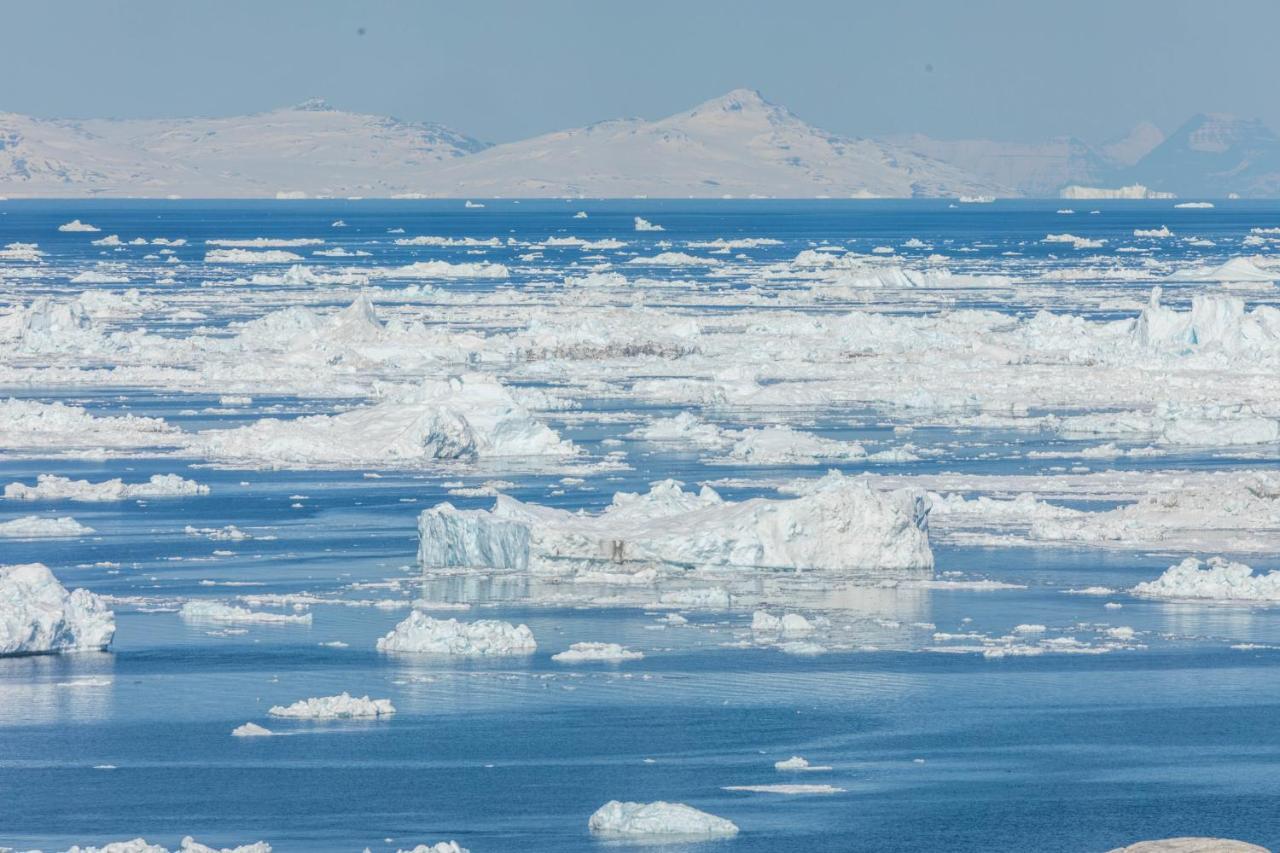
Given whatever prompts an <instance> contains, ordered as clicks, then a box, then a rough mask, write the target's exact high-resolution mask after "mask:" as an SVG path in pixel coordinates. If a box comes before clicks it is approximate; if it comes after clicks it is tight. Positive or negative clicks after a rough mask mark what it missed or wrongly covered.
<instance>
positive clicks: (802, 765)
mask: <svg viewBox="0 0 1280 853" xmlns="http://www.w3.org/2000/svg"><path fill="white" fill-rule="evenodd" d="M773 769H774V770H779V771H782V772H784V773H803V772H808V771H815V772H816V771H819V770H830V769H831V768H830V767H828V766H818V765H815V764H810V763H809V760H808V759H807V758H801V757H800V756H798V755H793V756H791V757H790V758H788V759H786V760H785V761H775V762H773Z"/></svg>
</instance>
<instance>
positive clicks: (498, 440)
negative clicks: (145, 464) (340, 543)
mask: <svg viewBox="0 0 1280 853" xmlns="http://www.w3.org/2000/svg"><path fill="white" fill-rule="evenodd" d="M193 449H195V450H197V451H198V452H200V453H202V454H203V455H205V456H207V457H209V458H211V459H214V460H217V461H220V462H228V463H234V464H251V465H260V466H264V467H270V468H299V467H302V468H305V467H363V466H404V465H420V464H423V463H426V462H430V461H433V460H473V459H476V458H486V457H547V456H551V457H568V456H572V455H573V454H574V453H576V448H575V447H574V446H573V444H572V443H571V442H568V441H565V440H563V439H561V438H560V436H558V435H557V434H556V433H555V432H554V431H553V430H552V429H551V428H549V427H548V426H546V425H545V424H543V423H541V422H539V421H537V420H535V419H534V418H533V416H532V415H530V414H529V412H528V411H527V410H526V409H525V408H524V407H523V406H522V405H520V404H519V403H518V402H517V401H516V400H515V398H514V397H512V396H511V393H510V392H509V391H508V390H507V389H506V388H504V387H503V386H502V385H500V384H499V383H497V382H495V381H493V380H492V379H488V378H483V377H467V378H458V377H454V378H450V379H443V380H428V381H426V382H424V383H423V384H421V385H420V386H417V387H416V388H412V389H407V390H403V391H402V393H399V394H398V395H396V396H393V397H391V398H389V399H387V400H385V401H383V402H380V403H377V404H375V405H371V406H362V407H360V408H357V409H353V410H351V411H349V412H343V413H342V414H338V415H313V416H310V417H303V418H296V419H294V420H278V419H276V418H266V419H263V420H260V421H258V422H257V423H254V424H250V425H249V426H244V427H239V428H237V429H225V430H209V431H206V432H203V433H201V434H200V435H199V437H198V438H197V439H196V440H195V441H194V442H193Z"/></svg>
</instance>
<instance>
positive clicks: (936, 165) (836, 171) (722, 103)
mask: <svg viewBox="0 0 1280 853" xmlns="http://www.w3.org/2000/svg"><path fill="white" fill-rule="evenodd" d="M435 180H436V183H435V186H434V188H433V189H434V190H435V191H436V192H443V193H446V194H451V195H507V196H576V195H587V196H613V197H625V196H636V195H650V196H667V197H683V196H697V197H720V196H725V195H732V196H738V197H742V196H751V195H764V196H775V197H788V196H789V197H801V198H804V197H808V198H812V197H815V196H831V197H842V198H848V197H850V196H855V197H857V196H893V197H911V196H954V195H963V194H979V193H990V192H994V191H997V190H998V189H1000V188H997V187H995V186H994V185H993V184H992V183H990V182H988V181H983V180H979V179H976V178H974V177H972V176H971V175H969V174H968V173H966V172H965V171H964V170H962V169H959V168H956V167H955V166H949V165H947V164H944V163H940V162H938V161H936V160H933V159H930V158H929V157H926V156H922V155H920V154H916V153H913V152H911V151H908V150H906V149H904V148H900V147H898V146H895V145H890V144H887V143H883V142H875V141H872V140H867V139H850V138H847V137H842V136H835V135H832V134H830V133H826V132H825V131H822V130H819V129H817V128H815V127H812V126H811V125H809V124H806V123H805V122H804V121H802V120H801V119H799V118H798V117H796V116H795V115H794V114H793V113H791V112H790V111H789V110H787V109H786V108H784V107H781V106H778V105H777V104H772V103H770V102H768V101H766V100H765V99H764V98H763V97H761V95H760V93H759V92H756V91H753V90H750V89H736V90H734V91H732V92H729V93H728V94H727V95H724V96H722V97H719V98H714V99H712V100H710V101H707V102H705V103H703V104H699V105H698V106H697V107H694V108H693V109H692V110H689V111H688V112H683V113H678V114H676V115H673V116H670V117H668V118H664V119H660V120H658V121H644V120H641V119H623V120H618V121H607V122H601V123H599V124H593V125H589V126H587V127H583V128H577V129H574V130H564V131H558V132H556V133H549V134H546V135H544V136H539V137H535V138H533V139H529V140H525V141H522V142H514V143H510V144H507V145H496V146H494V147H493V148H489V149H486V150H484V151H481V152H480V153H478V154H475V155H472V156H470V157H466V158H462V159H460V160H457V161H454V162H452V163H450V164H448V165H446V166H445V167H444V168H443V169H442V170H441V171H440V173H439V174H438V175H437V176H435Z"/></svg>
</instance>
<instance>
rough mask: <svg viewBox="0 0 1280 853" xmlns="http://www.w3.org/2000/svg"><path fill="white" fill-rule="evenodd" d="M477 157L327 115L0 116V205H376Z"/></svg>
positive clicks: (397, 124)
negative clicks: (328, 201)
mask: <svg viewBox="0 0 1280 853" xmlns="http://www.w3.org/2000/svg"><path fill="white" fill-rule="evenodd" d="M483 147H484V144H483V143H481V142H477V141H476V140H474V139H471V138H469V137H467V136H464V135H462V134H460V133H458V132H456V131H453V130H450V129H449V128H447V127H444V126H442V125H435V124H416V123H410V122H402V121H398V120H396V119H391V118H383V117H381V116H372V115H362V114H358V113H348V112H342V111H339V110H334V109H330V108H329V107H328V106H327V105H325V104H324V102H322V101H308V102H306V103H304V104H301V105H299V106H296V107H288V108H285V109H279V110H273V111H271V112H267V113H258V114H256V115H248V116H232V117H227V118H190V119H131V120H113V119H87V120H83V121H70V120H43V119H35V118H30V117H28V116H22V115H17V114H14V113H4V114H0V195H9V196H13V197H21V196H87V195H107V196H125V195H135V196H165V195H170V194H173V195H182V196H188V197H199V196H222V197H243V196H267V197H272V196H275V195H276V194H277V193H279V192H286V193H288V192H305V193H307V194H309V195H322V194H323V195H371V196H387V195H394V194H397V193H403V192H409V191H411V190H412V189H413V187H414V185H416V183H417V180H418V176H419V175H420V174H422V173H425V172H429V171H431V170H432V169H433V168H434V167H436V166H437V165H438V164H440V163H442V162H445V161H448V160H452V159H454V158H457V157H462V156H465V155H467V154H470V153H472V152H474V151H478V150H480V149H481V148H483Z"/></svg>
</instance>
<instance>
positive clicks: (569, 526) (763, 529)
mask: <svg viewBox="0 0 1280 853" xmlns="http://www.w3.org/2000/svg"><path fill="white" fill-rule="evenodd" d="M928 513H929V504H928V500H927V498H926V497H925V496H924V494H923V493H922V492H919V491H915V490H899V491H896V492H878V491H875V490H873V489H872V488H871V487H870V486H869V485H867V483H866V482H865V481H862V480H858V479H854V478H850V477H845V476H843V475H841V474H840V473H838V472H832V473H830V474H828V475H827V476H826V477H824V478H823V479H822V480H820V481H818V482H817V483H816V484H815V486H814V488H813V490H812V492H811V493H810V494H806V495H804V496H803V497H798V498H794V499H784V500H769V499H765V498H753V499H751V500H746V501H742V502H737V503H735V502H730V501H725V500H724V499H723V498H721V497H720V495H719V494H717V493H716V491H715V490H714V489H711V488H709V487H703V489H702V491H701V492H698V493H693V492H686V491H684V490H683V489H682V488H681V484H680V483H678V482H676V481H674V480H665V481H663V482H660V483H657V484H656V485H654V486H653V488H652V489H651V490H650V491H649V492H648V493H647V494H644V495H637V494H630V493H618V494H616V495H614V498H613V502H612V504H611V505H610V506H609V507H607V508H606V509H605V510H604V512H602V513H600V514H599V515H586V514H583V513H571V512H567V511H565V510H560V509H555V508H552V507H544V506H538V505H535V504H525V503H522V502H520V501H518V500H516V499H514V498H511V497H508V496H505V495H499V496H498V498H497V499H496V502H495V505H494V508H493V509H492V510H459V509H456V508H455V507H454V506H453V505H452V504H449V503H442V504H439V505H437V506H435V507H432V508H431V509H428V510H426V511H424V512H423V513H422V515H421V516H420V517H419V520H418V533H419V546H418V560H419V562H420V563H421V564H422V565H423V566H425V567H427V568H443V567H473V568H490V569H513V570H525V569H530V570H533V571H537V572H543V573H549V574H560V573H563V572H564V571H566V570H569V571H574V570H582V569H600V568H604V567H610V566H612V570H614V571H617V570H618V567H620V566H625V567H627V570H629V571H639V570H643V569H645V568H651V567H661V566H673V567H699V566H740V567H744V568H769V569H792V570H819V571H833V572H877V571H888V572H900V573H907V574H911V575H926V574H927V573H928V572H929V570H930V569H932V567H933V553H932V551H931V550H930V549H929V533H928Z"/></svg>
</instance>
